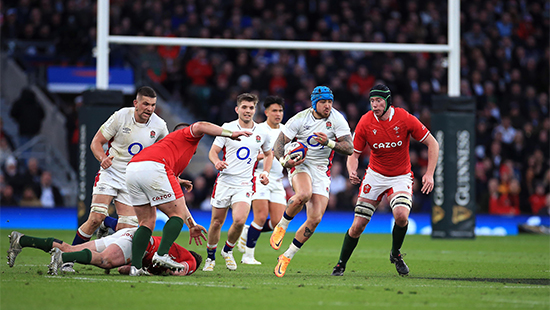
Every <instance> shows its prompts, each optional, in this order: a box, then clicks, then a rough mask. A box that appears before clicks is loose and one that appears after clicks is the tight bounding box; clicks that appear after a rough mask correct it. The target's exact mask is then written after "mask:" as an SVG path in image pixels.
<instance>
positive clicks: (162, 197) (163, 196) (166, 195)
mask: <svg viewBox="0 0 550 310" xmlns="http://www.w3.org/2000/svg"><path fill="white" fill-rule="evenodd" d="M170 197H172V194H164V195H160V196H157V197H153V201H157V200H161V199H166V198H170Z"/></svg>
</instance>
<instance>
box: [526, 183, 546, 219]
mask: <svg viewBox="0 0 550 310" xmlns="http://www.w3.org/2000/svg"><path fill="white" fill-rule="evenodd" d="M529 203H530V204H531V210H532V212H533V214H539V212H540V211H541V210H542V209H543V208H544V207H545V206H546V193H545V190H544V185H542V184H541V183H539V184H537V185H536V186H535V193H533V194H532V195H531V196H530V197H529Z"/></svg>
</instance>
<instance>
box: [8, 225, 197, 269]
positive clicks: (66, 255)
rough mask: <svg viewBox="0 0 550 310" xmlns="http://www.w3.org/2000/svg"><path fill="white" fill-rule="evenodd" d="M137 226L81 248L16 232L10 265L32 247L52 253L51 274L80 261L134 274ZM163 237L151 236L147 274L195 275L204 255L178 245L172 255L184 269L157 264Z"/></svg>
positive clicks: (9, 259) (145, 257) (13, 234)
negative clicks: (134, 240)
mask: <svg viewBox="0 0 550 310" xmlns="http://www.w3.org/2000/svg"><path fill="white" fill-rule="evenodd" d="M136 229H137V227H133V228H125V229H121V230H119V231H117V232H116V233H115V234H113V235H110V236H107V237H105V238H101V239H96V240H92V241H88V242H85V243H82V244H79V245H70V244H68V243H65V242H63V241H61V240H59V239H55V238H51V237H50V238H37V237H31V236H26V235H24V234H22V233H20V232H17V231H13V232H12V233H11V234H10V235H9V238H10V248H9V249H8V265H9V266H10V267H13V265H14V264H15V259H16V258H17V255H19V253H21V251H22V250H23V248H26V247H31V248H36V249H41V250H43V251H45V252H49V253H51V262H50V264H49V265H48V269H49V270H48V274H51V275H57V273H58V270H59V269H60V268H61V266H62V265H63V263H66V262H76V263H80V264H85V265H94V266H97V267H99V268H103V269H111V268H116V267H119V268H118V271H119V272H120V273H121V274H129V273H130V265H129V264H130V263H131V262H132V240H133V237H134V233H135V231H136ZM160 241H161V237H151V239H150V242H149V245H148V246H147V250H146V252H145V256H144V257H143V260H142V263H143V268H144V269H145V270H146V272H147V273H146V275H175V276H186V275H191V274H192V273H194V272H195V270H197V268H198V267H199V266H200V264H201V263H202V256H201V255H200V254H198V253H196V252H193V251H188V250H186V249H185V248H183V247H182V246H180V245H179V244H177V243H173V244H172V247H171V248H170V250H169V252H168V253H169V255H170V256H171V257H173V258H174V260H175V261H176V262H178V263H181V264H182V265H183V266H184V268H182V269H181V270H176V271H172V270H169V269H167V268H163V267H157V266H154V265H153V262H152V258H153V254H154V253H155V252H156V251H157V249H158V247H159V245H160Z"/></svg>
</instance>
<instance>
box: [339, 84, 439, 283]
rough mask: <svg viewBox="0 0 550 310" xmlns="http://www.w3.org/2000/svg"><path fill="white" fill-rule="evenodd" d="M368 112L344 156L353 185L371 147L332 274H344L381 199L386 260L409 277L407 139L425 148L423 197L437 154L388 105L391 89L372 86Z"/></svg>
mask: <svg viewBox="0 0 550 310" xmlns="http://www.w3.org/2000/svg"><path fill="white" fill-rule="evenodd" d="M369 99H370V104H371V107H372V111H369V112H367V114H365V115H363V117H361V119H360V120H359V123H357V128H356V129H355V134H354V137H353V149H354V153H353V155H352V156H350V157H348V162H347V168H348V173H349V179H350V181H351V183H352V184H359V183H360V182H361V179H359V177H358V176H357V168H358V164H359V157H360V156H361V152H362V151H363V150H364V149H365V147H366V145H367V144H368V145H369V147H370V149H371V157H370V162H369V167H368V168H367V171H366V173H365V176H364V178H363V182H362V183H361V187H360V190H359V197H358V198H357V205H356V207H355V218H354V220H353V224H352V225H351V227H350V229H349V230H348V231H347V232H346V236H345V237H344V244H343V245H342V251H341V252H340V260H339V261H338V264H337V265H336V267H334V270H333V271H332V275H333V276H342V275H344V270H345V269H346V263H347V262H348V260H349V258H350V257H351V254H352V253H353V250H354V249H355V247H356V246H357V242H358V241H359V237H360V236H361V234H362V233H363V231H364V230H365V227H366V226H367V224H368V223H369V221H370V219H371V217H372V214H373V213H374V211H375V210H376V207H377V206H378V204H379V203H380V200H382V197H383V196H384V195H387V197H388V201H390V207H391V209H392V213H393V217H394V218H395V224H394V226H393V232H392V240H393V241H392V249H391V252H390V262H391V263H392V264H395V267H396V269H397V272H398V273H399V274H400V275H402V276H404V275H407V274H409V267H408V266H407V264H405V262H404V261H403V255H402V254H401V252H400V249H401V245H402V244H403V241H404V240H405V234H406V233H407V227H408V224H409V213H410V211H411V208H412V185H413V175H412V172H411V160H410V158H409V141H410V137H411V136H412V137H413V138H414V139H416V140H418V141H420V142H422V143H424V144H425V145H427V146H428V168H427V170H426V174H424V176H423V177H422V190H421V191H422V193H424V194H428V193H430V192H431V191H432V189H433V187H434V179H433V174H434V171H435V166H436V163H437V157H438V153H439V144H438V143H437V141H436V140H435V138H434V137H433V136H432V135H431V134H430V131H429V130H428V129H427V128H426V126H424V125H423V124H422V123H421V122H420V121H419V120H418V119H417V118H416V117H415V116H414V115H411V114H409V112H407V111H405V110H403V109H401V108H394V107H392V106H391V103H392V97H391V91H390V89H389V88H388V87H387V86H386V85H382V84H378V85H375V86H374V87H373V88H372V89H371V91H370V94H369Z"/></svg>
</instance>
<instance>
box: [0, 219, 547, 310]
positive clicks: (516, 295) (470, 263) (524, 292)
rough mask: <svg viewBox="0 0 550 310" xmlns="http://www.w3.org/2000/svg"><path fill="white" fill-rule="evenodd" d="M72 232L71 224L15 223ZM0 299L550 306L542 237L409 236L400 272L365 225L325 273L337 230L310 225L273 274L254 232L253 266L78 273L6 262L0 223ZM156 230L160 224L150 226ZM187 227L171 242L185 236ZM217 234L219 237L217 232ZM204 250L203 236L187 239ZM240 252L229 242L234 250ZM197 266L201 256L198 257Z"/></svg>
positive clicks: (105, 304)
mask: <svg viewBox="0 0 550 310" xmlns="http://www.w3.org/2000/svg"><path fill="white" fill-rule="evenodd" d="M22 232H23V233H25V234H28V235H33V236H39V237H49V236H51V237H56V238H59V239H62V240H65V241H69V242H70V241H72V238H73V236H74V232H72V231H51V230H50V231H44V230H42V231H36V230H29V231H22ZM0 233H1V239H0V247H1V251H2V253H3V254H2V255H4V256H3V257H4V263H2V264H1V267H0V274H1V277H0V279H1V280H0V309H2V310H11V309H18V310H20V309H40V310H42V309H55V310H62V309H110V310H112V309H117V310H119V309H162V310H164V309H185V310H190V309H201V310H202V309H227V310H229V309H239V310H240V309H255V310H260V309H278V310H286V309H300V310H303V309H499V310H500V309H550V237H549V236H535V235H520V236H510V237H478V238H476V239H475V240H434V239H431V238H430V237H428V236H418V235H414V236H407V238H406V240H405V245H404V247H403V252H405V253H407V254H408V255H407V256H406V257H405V261H406V262H407V264H408V265H409V267H410V270H411V272H410V275H409V276H408V277H400V276H398V275H397V272H396V271H395V267H394V266H393V265H392V264H390V262H389V250H390V244H391V236H390V235H377V234H369V235H363V236H362V237H361V240H360V241H359V245H358V247H357V248H356V250H355V252H354V255H353V256H352V259H351V260H350V262H349V263H348V267H347V270H346V273H345V275H344V276H343V277H332V276H330V273H331V271H332V267H333V266H334V265H335V263H336V262H337V260H338V257H339V253H340V246H341V242H342V240H343V234H321V233H319V234H315V235H314V236H313V237H312V239H311V240H309V241H308V242H307V243H306V244H305V245H304V247H303V248H302V250H301V251H300V252H299V253H298V254H297V255H296V256H295V257H294V259H293V260H292V262H291V263H290V265H289V268H288V270H287V273H286V275H285V276H284V277H283V278H277V277H275V275H274V274H273V269H274V267H275V264H276V259H277V256H278V255H279V254H280V253H282V252H283V250H284V249H286V248H287V246H288V244H289V243H290V241H291V240H292V237H293V234H292V233H289V234H287V236H286V238H285V240H284V241H283V246H282V247H281V250H279V251H275V250H273V249H271V247H270V246H269V239H268V238H269V236H268V235H267V234H263V235H262V236H261V237H260V239H259V240H258V246H257V248H256V258H257V259H258V260H259V261H261V262H262V263H263V264H262V265H261V266H246V265H241V264H238V269H237V271H229V270H227V269H226V268H225V264H224V261H223V259H222V258H221V257H220V254H219V251H218V253H217V254H218V256H217V258H218V259H217V263H218V265H217V266H216V269H215V271H214V272H211V273H206V272H203V271H202V270H199V271H197V272H196V273H195V274H194V275H192V276H187V277H161V276H154V277H139V278H133V277H129V276H122V275H119V274H118V272H116V270H112V272H111V274H109V275H106V274H105V273H104V272H103V270H102V269H99V268H96V267H91V266H83V265H76V266H75V267H76V268H75V269H77V271H78V272H77V273H76V274H71V275H61V276H55V277H54V276H48V275H47V274H46V273H47V264H48V263H49V255H48V254H46V253H44V252H42V251H40V250H36V249H24V250H23V252H22V253H21V254H20V255H19V257H18V258H17V261H16V264H15V266H14V267H13V268H9V267H8V266H7V265H6V263H5V261H6V260H5V253H6V250H7V248H8V246H9V242H8V240H9V239H8V238H7V235H8V234H9V233H10V231H7V230H1V231H0ZM155 234H159V233H157V232H155ZM188 238H189V237H188V234H187V233H182V234H181V236H180V237H179V239H178V243H180V244H181V245H186V244H187V242H188V240H189V239H188ZM225 238H226V236H225V235H223V236H222V238H221V240H222V241H221V243H223V241H225ZM189 248H190V249H194V250H195V251H198V252H199V253H201V254H203V255H205V253H206V250H205V246H202V247H197V246H189ZM240 258H241V254H240V253H238V251H235V259H236V260H237V261H240ZM201 267H202V266H201Z"/></svg>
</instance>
